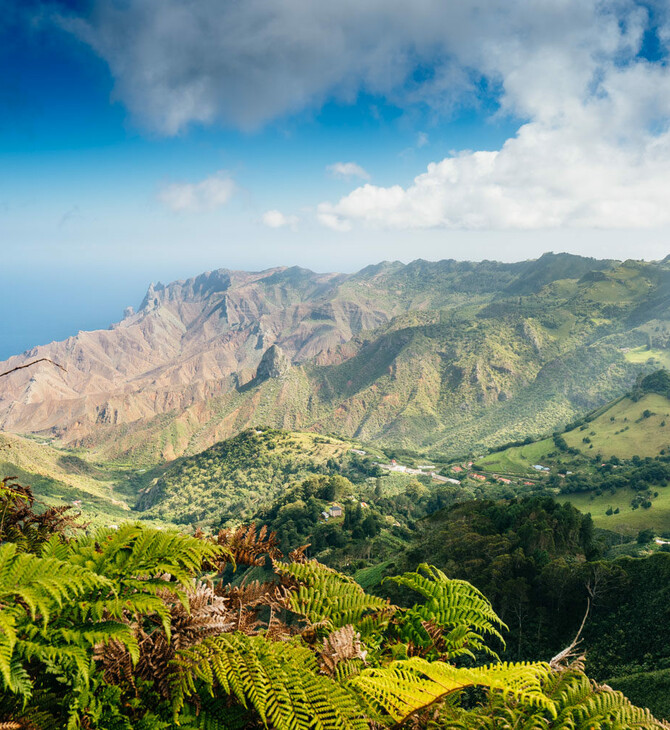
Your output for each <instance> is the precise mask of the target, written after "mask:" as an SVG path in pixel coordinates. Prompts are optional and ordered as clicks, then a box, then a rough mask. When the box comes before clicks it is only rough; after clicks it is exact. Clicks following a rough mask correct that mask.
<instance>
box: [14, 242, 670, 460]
mask: <svg viewBox="0 0 670 730" xmlns="http://www.w3.org/2000/svg"><path fill="white" fill-rule="evenodd" d="M669 325H670V263H668V262H667V261H665V260H664V261H662V262H652V263H645V262H639V261H626V262H617V261H611V260H596V259H591V258H584V257H579V256H573V255H569V254H558V255H555V254H545V255H544V256H542V257H541V258H540V259H537V260H535V261H524V262H519V263H512V264H507V263H497V262H491V261H482V262H478V263H473V262H457V261H453V260H446V261H438V262H429V261H423V260H417V261H414V262H412V263H410V264H407V265H404V264H401V263H399V262H383V263H380V264H378V265H374V266H368V267H366V268H364V269H362V270H361V271H359V272H358V273H355V274H352V275H345V274H337V273H326V274H317V273H314V272H312V271H309V270H306V269H301V268H298V267H293V268H275V269H269V270H267V271H262V272H255V273H254V272H242V271H229V270H226V269H219V270H217V271H212V272H207V273H204V274H202V275H200V276H197V277H195V278H192V279H187V280H184V281H175V282H172V283H171V284H168V285H162V284H157V285H152V286H151V287H150V288H149V290H148V291H147V294H146V296H145V298H144V300H143V302H142V304H141V306H140V307H139V309H138V311H137V312H132V311H129V312H127V313H126V316H125V317H124V319H123V320H122V321H120V322H118V323H116V324H114V325H112V326H111V327H110V328H109V329H107V330H97V331H93V332H80V333H79V334H78V335H76V336H74V337H70V338H68V339H67V340H64V341H62V342H54V343H51V344H49V345H43V346H39V347H35V348H32V349H31V350H29V351H27V352H25V353H23V354H21V355H17V356H14V357H12V358H10V359H9V360H7V361H6V362H4V363H2V365H0V368H1V369H2V371H4V370H8V369H10V368H12V367H16V366H19V365H22V364H25V363H27V362H30V361H32V360H34V359H36V358H42V357H47V358H50V359H52V360H54V361H55V362H58V363H59V364H61V365H63V367H65V368H66V370H67V372H62V371H60V370H58V369H56V368H53V367H52V366H50V365H49V364H48V363H41V364H39V365H37V366H35V367H33V368H29V369H25V370H21V371H18V372H16V373H13V374H12V375H10V376H8V377H6V378H3V379H2V380H1V381H0V428H2V429H3V430H6V431H11V432H16V433H34V434H40V435H41V436H43V437H45V438H55V439H57V440H58V441H59V442H61V443H63V444H67V445H70V446H85V447H87V448H89V449H92V450H93V451H94V452H95V453H98V454H100V455H101V456H104V457H105V458H109V457H113V458H117V457H121V456H130V455H132V456H133V457H134V458H137V459H140V460H142V459H144V460H146V461H147V462H155V461H156V460H158V459H163V460H165V459H171V458H174V457H176V456H179V455H181V454H184V453H196V452H197V451H199V450H202V449H203V448H206V447H207V446H209V445H211V444H213V443H215V442H216V441H218V440H220V439H222V438H226V437H229V436H231V435H233V434H235V433H238V432H239V431H241V430H242V429H244V428H247V427H249V426H252V425H261V424H262V425H269V426H275V427H282V428H289V429H303V430H315V431H319V432H322V433H323V432H333V433H337V434H341V435H344V436H355V437H356V438H358V439H360V440H363V441H368V442H376V441H377V442H381V441H383V442H384V443H387V444H394V445H398V446H407V447H412V448H421V449H423V448H433V449H438V450H440V451H441V452H444V453H464V452H465V451H468V450H472V449H478V448H485V447H488V446H493V445H497V444H500V443H504V442H506V441H510V440H513V439H515V438H518V437H526V436H528V435H539V434H541V433H547V432H551V431H552V430H553V429H555V428H557V427H559V426H560V425H561V424H564V423H566V422H567V421H569V420H570V419H571V418H572V417H573V416H574V415H575V414H577V413H581V412H584V411H585V410H587V409H590V408H594V407H596V406H598V405H599V404H601V403H603V402H605V401H606V400H608V399H610V398H612V397H616V396H617V395H619V394H621V393H622V392H624V391H625V390H626V389H627V388H629V387H630V385H631V383H632V382H633V381H634V379H635V377H636V374H637V373H639V372H640V371H643V370H648V369H650V368H651V367H653V366H656V367H657V366H658V364H659V362H661V364H663V358H664V357H665V347H666V345H667V344H668V341H669V340H670V334H668V332H669V329H668V326H669ZM636 348H637V349H639V348H642V351H643V352H642V354H640V353H639V352H637V351H636ZM645 348H646V350H647V351H648V353H647V354H646V355H645V354H644V350H645ZM634 351H635V352H634Z"/></svg>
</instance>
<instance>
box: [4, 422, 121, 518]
mask: <svg viewBox="0 0 670 730" xmlns="http://www.w3.org/2000/svg"><path fill="white" fill-rule="evenodd" d="M5 477H16V478H17V479H18V480H19V482H20V483H22V484H28V485H30V486H31V487H32V489H33V492H34V494H35V495H36V497H37V498H38V500H39V502H40V503H41V504H43V505H48V506H59V505H63V504H71V505H73V506H74V508H75V509H76V510H77V511H80V512H81V513H82V514H83V515H84V517H85V519H86V520H88V521H90V522H92V523H94V524H110V523H115V522H119V521H120V520H126V519H129V518H131V513H130V508H131V505H132V502H133V500H134V494H133V492H134V490H133V488H132V487H131V486H130V485H129V482H128V478H127V475H126V474H125V473H123V472H120V471H119V470H118V469H115V468H111V467H109V466H101V465H93V464H91V463H89V462H88V461H86V460H84V459H83V458H81V456H79V455H77V454H76V453H74V452H72V451H69V450H65V449H57V448H54V447H53V446H51V445H49V444H48V443H46V442H43V441H39V440H36V439H29V438H23V437H20V436H15V435H13V434H7V433H0V478H5Z"/></svg>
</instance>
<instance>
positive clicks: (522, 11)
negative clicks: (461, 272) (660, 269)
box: [0, 0, 670, 358]
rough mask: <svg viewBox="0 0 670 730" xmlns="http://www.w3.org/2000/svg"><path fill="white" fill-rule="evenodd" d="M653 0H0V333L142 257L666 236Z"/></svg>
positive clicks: (65, 324) (122, 288)
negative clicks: (2, 291) (1, 283)
mask: <svg viewBox="0 0 670 730" xmlns="http://www.w3.org/2000/svg"><path fill="white" fill-rule="evenodd" d="M666 6H667V3H666V2H656V3H655V2H646V3H639V2H626V1H625V0H612V1H611V2H607V1H605V2H596V1H595V0H547V2H545V3H537V2H533V0H519V1H518V2H515V3H509V2H503V0H472V2H467V3H466V2H453V3H444V2H442V1H441V0H421V1H420V2H412V3H410V2H409V1H408V0H366V2H365V3H361V2H353V0H341V2H339V3H337V4H335V5H333V4H325V3H314V2H310V1H309V0H286V2H283V3H281V4H278V3H276V2H274V1H273V0H249V2H247V3H237V2H232V0H198V2H195V0H124V1H123V2H121V1H120V0H81V1H80V2H58V1H55V0H54V1H52V2H39V1H38V0H29V1H28V2H26V1H24V2H20V0H4V2H0V9H2V13H1V14H0V18H1V19H0V79H1V81H0V246H2V254H3V273H4V280H5V283H6V287H8V291H9V294H6V295H5V307H4V315H5V316H4V317H3V320H2V322H1V323H0V358H2V357H6V356H8V355H10V354H12V353H14V352H19V351H22V350H24V349H26V348H28V347H30V346H31V345H35V344H40V343H42V342H45V341H49V340H51V339H60V338H62V337H65V336H67V335H69V334H73V333H75V332H76V331H77V330H78V329H88V328H94V327H101V326H106V325H107V324H109V323H110V322H111V321H114V320H116V319H118V318H119V316H120V313H121V311H122V309H123V307H124V306H125V305H127V304H137V303H138V302H139V301H140V300H141V298H142V296H143V292H144V290H145V288H146V286H147V285H148V283H149V282H150V281H156V280H163V281H166V280H171V279H175V278H184V277H187V276H190V275H194V274H197V273H199V272H201V271H203V270H206V269H212V268H218V267H230V268H251V269H260V268H266V267H269V266H275V265H293V264H300V265H303V266H308V267H310V268H313V269H316V270H341V271H353V270H356V269H358V268H360V267H362V266H364V265H366V264H368V263H371V262H376V261H379V260H382V259H400V260H404V261H409V260H411V259H413V258H417V257H423V258H429V259H438V258H448V257H453V258H473V259H481V258H496V259H503V260H516V259H520V258H527V257H534V256H537V255H539V254H541V253H542V252H543V251H545V250H554V251H559V250H568V251H573V252H577V253H584V254H587V255H594V256H616V257H620V258H628V257H633V258H642V257H644V258H661V257H663V256H665V255H666V254H667V253H668V252H669V251H668V248H669V247H668V245H667V242H668V240H669V239H668V229H669V228H670V205H669V204H668V201H669V200H670V136H669V134H668V120H669V119H670V75H669V73H668V67H667V63H666V60H667V47H668V42H669V41H670V23H669V20H668V13H667V7H666Z"/></svg>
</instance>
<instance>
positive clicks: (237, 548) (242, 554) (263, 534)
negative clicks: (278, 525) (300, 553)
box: [216, 523, 282, 565]
mask: <svg viewBox="0 0 670 730" xmlns="http://www.w3.org/2000/svg"><path fill="white" fill-rule="evenodd" d="M216 540H217V543H218V544H219V545H222V546H223V547H225V548H227V549H228V550H229V551H230V553H231V554H232V556H233V558H234V560H235V562H236V563H237V564H238V565H263V564H264V562H265V558H266V556H269V557H270V558H272V559H273V560H278V559H279V558H281V557H282V553H281V551H280V550H279V548H278V546H277V545H278V541H277V533H276V532H269V531H268V528H267V525H263V527H261V529H260V530H258V533H256V525H255V524H253V523H252V524H251V525H249V526H247V527H244V526H243V527H237V528H235V529H229V530H220V531H219V534H218V535H217V538H216Z"/></svg>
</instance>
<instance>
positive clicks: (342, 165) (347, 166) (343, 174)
mask: <svg viewBox="0 0 670 730" xmlns="http://www.w3.org/2000/svg"><path fill="white" fill-rule="evenodd" d="M326 170H327V171H328V172H329V173H330V174H331V175H332V176H333V177H339V178H342V179H343V180H350V179H351V178H352V177H360V178H361V179H362V180H369V179H370V173H368V171H367V170H364V169H363V168H362V167H361V166H360V165H358V164H356V163H355V162H334V163H333V164H332V165H328V167H327V168H326Z"/></svg>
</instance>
